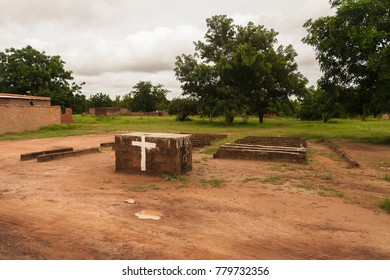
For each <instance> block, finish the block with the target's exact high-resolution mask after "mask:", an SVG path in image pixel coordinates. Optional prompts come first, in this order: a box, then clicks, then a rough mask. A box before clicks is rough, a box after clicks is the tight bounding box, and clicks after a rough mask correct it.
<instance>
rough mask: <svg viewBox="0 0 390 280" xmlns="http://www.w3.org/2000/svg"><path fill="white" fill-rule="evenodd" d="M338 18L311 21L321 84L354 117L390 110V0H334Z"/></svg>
mask: <svg viewBox="0 0 390 280" xmlns="http://www.w3.org/2000/svg"><path fill="white" fill-rule="evenodd" d="M330 5H331V6H332V7H333V8H336V9H337V10H336V13H335V15H334V16H326V17H321V18H318V19H316V20H313V19H310V20H308V21H307V22H306V23H305V25H304V27H305V28H306V29H307V32H308V35H307V36H306V37H305V38H304V39H303V41H304V42H305V43H307V44H309V45H311V46H313V47H314V48H315V51H316V57H317V59H318V61H319V63H320V67H321V70H322V72H323V76H322V77H321V79H320V81H319V85H320V87H321V88H322V89H323V90H325V92H326V93H327V94H332V95H335V98H337V100H338V101H339V102H341V103H342V104H343V107H344V110H345V111H346V112H347V113H349V114H350V115H362V116H363V117H364V116H367V115H369V114H374V115H376V114H379V113H385V112H390V1H388V0H332V1H330Z"/></svg>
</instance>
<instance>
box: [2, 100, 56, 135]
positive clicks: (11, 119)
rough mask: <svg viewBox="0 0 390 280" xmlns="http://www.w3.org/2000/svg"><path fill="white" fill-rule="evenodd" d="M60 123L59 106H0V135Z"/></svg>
mask: <svg viewBox="0 0 390 280" xmlns="http://www.w3.org/2000/svg"><path fill="white" fill-rule="evenodd" d="M60 123H61V108H60V107H59V106H50V107H43V106H12V105H0V134H3V133H7V132H22V131H26V130H37V129H40V128H41V127H44V126H48V125H52V124H60Z"/></svg>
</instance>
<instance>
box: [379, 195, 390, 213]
mask: <svg viewBox="0 0 390 280" xmlns="http://www.w3.org/2000/svg"><path fill="white" fill-rule="evenodd" d="M379 207H380V208H382V209H383V210H385V211H386V212H387V213H389V214H390V198H385V199H384V200H382V201H381V202H380V203H379Z"/></svg>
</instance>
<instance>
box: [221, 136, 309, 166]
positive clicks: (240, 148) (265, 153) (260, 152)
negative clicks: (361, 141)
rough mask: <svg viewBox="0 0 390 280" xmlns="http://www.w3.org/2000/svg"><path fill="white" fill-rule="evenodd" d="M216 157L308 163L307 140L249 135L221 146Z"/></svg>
mask: <svg viewBox="0 0 390 280" xmlns="http://www.w3.org/2000/svg"><path fill="white" fill-rule="evenodd" d="M214 158H229V159H247V160H272V161H282V162H292V163H306V140H305V139H302V138H290V137H254V136H248V137H245V138H243V139H240V140H237V141H236V142H235V143H227V144H225V145H222V146H221V147H219V149H218V150H217V152H216V153H215V154H214Z"/></svg>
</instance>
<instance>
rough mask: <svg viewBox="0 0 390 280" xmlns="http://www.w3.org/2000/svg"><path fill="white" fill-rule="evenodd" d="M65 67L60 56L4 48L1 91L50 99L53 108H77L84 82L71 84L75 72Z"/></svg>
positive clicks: (0, 81)
mask: <svg viewBox="0 0 390 280" xmlns="http://www.w3.org/2000/svg"><path fill="white" fill-rule="evenodd" d="M64 64H65V62H64V61H63V60H61V57H60V56H58V55H56V56H48V55H46V54H45V52H39V51H37V50H35V49H34V48H32V47H31V46H27V47H25V48H22V49H15V48H10V49H5V51H4V52H0V92H9V93H19V94H28V95H36V96H49V97H51V101H52V105H59V106H61V107H62V108H63V109H64V108H65V107H72V109H77V108H75V107H74V105H75V94H78V95H80V94H81V87H82V85H83V83H82V84H76V83H74V82H71V81H72V80H73V76H72V71H67V70H65V69H64ZM75 111H77V110H75Z"/></svg>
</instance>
